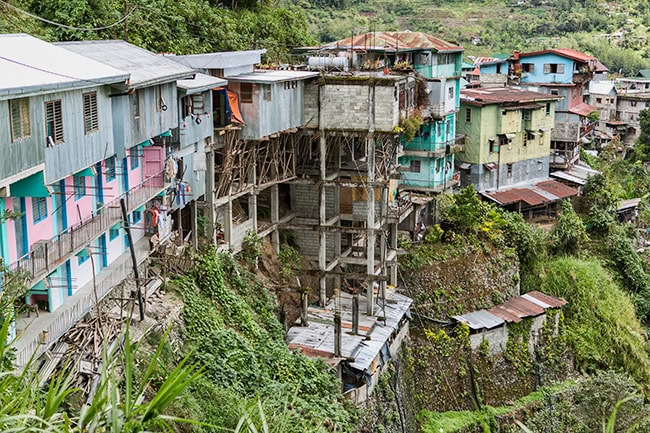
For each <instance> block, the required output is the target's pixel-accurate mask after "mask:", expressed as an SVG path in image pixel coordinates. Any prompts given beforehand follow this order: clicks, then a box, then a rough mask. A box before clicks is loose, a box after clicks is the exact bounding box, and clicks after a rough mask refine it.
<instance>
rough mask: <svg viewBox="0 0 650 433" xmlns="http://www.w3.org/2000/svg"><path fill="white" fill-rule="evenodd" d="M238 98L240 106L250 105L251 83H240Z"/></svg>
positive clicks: (251, 95)
mask: <svg viewBox="0 0 650 433" xmlns="http://www.w3.org/2000/svg"><path fill="white" fill-rule="evenodd" d="M239 97H240V98H241V103H242V104H252V103H253V84H252V83H241V85H240V87H239Z"/></svg>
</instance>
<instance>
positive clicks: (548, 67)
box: [544, 63, 564, 74]
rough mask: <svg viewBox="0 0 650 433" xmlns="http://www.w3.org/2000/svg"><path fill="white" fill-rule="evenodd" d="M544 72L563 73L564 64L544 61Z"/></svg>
mask: <svg viewBox="0 0 650 433" xmlns="http://www.w3.org/2000/svg"><path fill="white" fill-rule="evenodd" d="M544 73H545V74H564V65H562V64H559V63H544Z"/></svg>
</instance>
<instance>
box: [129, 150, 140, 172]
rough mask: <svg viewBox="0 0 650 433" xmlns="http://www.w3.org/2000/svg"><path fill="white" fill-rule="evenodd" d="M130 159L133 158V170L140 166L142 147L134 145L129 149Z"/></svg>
mask: <svg viewBox="0 0 650 433" xmlns="http://www.w3.org/2000/svg"><path fill="white" fill-rule="evenodd" d="M129 159H130V160H131V170H135V169H136V168H138V167H139V166H140V148H139V147H137V146H136V147H132V148H131V150H130V151H129Z"/></svg>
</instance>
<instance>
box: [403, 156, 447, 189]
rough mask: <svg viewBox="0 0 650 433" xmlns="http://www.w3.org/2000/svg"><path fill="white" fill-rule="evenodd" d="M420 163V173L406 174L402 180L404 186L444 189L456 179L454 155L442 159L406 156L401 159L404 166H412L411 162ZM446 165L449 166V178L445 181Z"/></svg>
mask: <svg viewBox="0 0 650 433" xmlns="http://www.w3.org/2000/svg"><path fill="white" fill-rule="evenodd" d="M412 160H416V161H420V172H419V173H412V172H404V173H402V174H403V178H402V179H401V180H400V183H401V184H402V185H410V186H417V187H423V188H437V187H442V186H444V184H445V181H446V182H450V181H451V180H452V179H453V177H454V155H453V154H452V155H447V156H445V157H442V158H419V157H413V156H404V157H402V158H400V164H401V165H402V166H406V167H408V166H410V165H411V161H412ZM445 163H446V164H447V176H446V179H445Z"/></svg>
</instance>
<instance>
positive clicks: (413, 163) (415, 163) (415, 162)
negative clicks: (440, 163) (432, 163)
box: [409, 159, 422, 173]
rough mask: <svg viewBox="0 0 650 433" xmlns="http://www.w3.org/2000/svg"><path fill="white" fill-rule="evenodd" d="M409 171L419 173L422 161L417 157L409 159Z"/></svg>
mask: <svg viewBox="0 0 650 433" xmlns="http://www.w3.org/2000/svg"><path fill="white" fill-rule="evenodd" d="M409 172H410V173H421V172H422V161H420V160H419V159H412V160H410V161H409Z"/></svg>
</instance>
